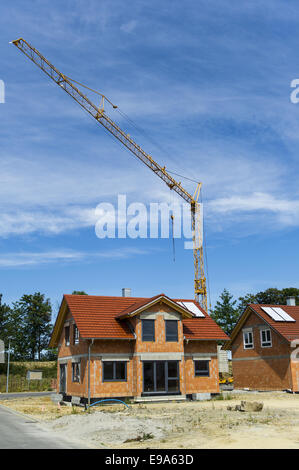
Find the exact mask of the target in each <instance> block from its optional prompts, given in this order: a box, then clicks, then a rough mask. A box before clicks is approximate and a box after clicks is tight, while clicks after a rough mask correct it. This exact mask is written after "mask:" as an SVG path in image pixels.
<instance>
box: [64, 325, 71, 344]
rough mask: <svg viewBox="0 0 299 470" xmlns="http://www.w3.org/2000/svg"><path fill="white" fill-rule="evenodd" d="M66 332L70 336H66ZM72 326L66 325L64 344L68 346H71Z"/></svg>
mask: <svg viewBox="0 0 299 470" xmlns="http://www.w3.org/2000/svg"><path fill="white" fill-rule="evenodd" d="M66 332H68V334H66ZM70 332H71V331H70V325H66V326H65V327H64V343H65V345H66V346H69V345H70V343H71V342H70V339H71V335H70Z"/></svg>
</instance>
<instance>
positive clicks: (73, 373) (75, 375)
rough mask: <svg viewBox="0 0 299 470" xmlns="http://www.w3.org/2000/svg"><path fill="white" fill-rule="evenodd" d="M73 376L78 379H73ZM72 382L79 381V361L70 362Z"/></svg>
mask: <svg viewBox="0 0 299 470" xmlns="http://www.w3.org/2000/svg"><path fill="white" fill-rule="evenodd" d="M75 367H78V372H77V374H75ZM75 377H77V378H78V380H75ZM72 382H74V383H81V361H76V362H72Z"/></svg>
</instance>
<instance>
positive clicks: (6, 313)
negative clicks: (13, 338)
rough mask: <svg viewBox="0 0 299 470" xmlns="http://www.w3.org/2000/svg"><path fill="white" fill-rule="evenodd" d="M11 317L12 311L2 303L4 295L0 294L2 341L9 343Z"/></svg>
mask: <svg viewBox="0 0 299 470" xmlns="http://www.w3.org/2000/svg"><path fill="white" fill-rule="evenodd" d="M10 315H11V309H10V307H9V306H8V305H6V304H3V303H2V294H0V339H2V341H4V343H7V340H8V337H9V333H10V326H11V323H10Z"/></svg>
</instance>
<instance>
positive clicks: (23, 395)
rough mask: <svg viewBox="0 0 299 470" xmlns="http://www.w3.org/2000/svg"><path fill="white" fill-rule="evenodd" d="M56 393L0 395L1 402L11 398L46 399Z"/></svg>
mask: <svg viewBox="0 0 299 470" xmlns="http://www.w3.org/2000/svg"><path fill="white" fill-rule="evenodd" d="M52 393H55V392H22V393H0V401H1V400H11V398H27V397H46V396H50V395H52Z"/></svg>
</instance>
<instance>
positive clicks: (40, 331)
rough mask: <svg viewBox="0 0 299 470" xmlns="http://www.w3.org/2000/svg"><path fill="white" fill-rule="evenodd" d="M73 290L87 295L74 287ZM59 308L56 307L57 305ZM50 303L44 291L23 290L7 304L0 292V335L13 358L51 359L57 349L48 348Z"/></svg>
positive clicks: (19, 359)
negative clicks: (27, 292)
mask: <svg viewBox="0 0 299 470" xmlns="http://www.w3.org/2000/svg"><path fill="white" fill-rule="evenodd" d="M72 294H76V295H87V294H86V292H84V291H77V290H74V291H73V292H72ZM58 308H59V307H58ZM52 313H53V310H52V305H51V302H50V299H47V298H46V296H45V294H41V293H40V292H35V293H34V294H25V295H23V296H22V297H21V299H20V300H18V301H17V302H14V303H13V304H12V306H9V305H7V304H5V303H3V302H2V294H0V339H1V340H2V341H4V343H5V348H6V350H7V348H8V344H9V343H10V351H11V360H12V361H43V360H45V361H52V360H56V359H57V350H56V349H49V348H48V345H49V341H50V338H51V334H52V331H53V324H52V321H51V320H52Z"/></svg>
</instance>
